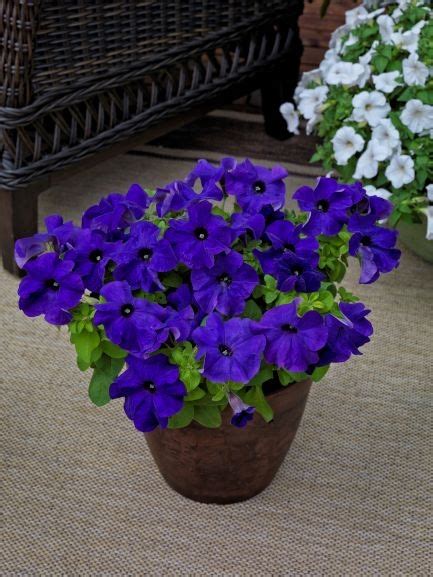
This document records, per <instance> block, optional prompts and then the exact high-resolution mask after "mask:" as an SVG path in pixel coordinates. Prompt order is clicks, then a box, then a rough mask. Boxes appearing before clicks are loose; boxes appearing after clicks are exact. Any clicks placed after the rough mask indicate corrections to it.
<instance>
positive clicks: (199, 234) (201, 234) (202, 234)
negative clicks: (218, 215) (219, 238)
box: [194, 226, 209, 240]
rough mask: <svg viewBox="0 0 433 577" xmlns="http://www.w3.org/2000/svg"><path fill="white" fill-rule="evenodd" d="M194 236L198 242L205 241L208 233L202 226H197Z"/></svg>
mask: <svg viewBox="0 0 433 577" xmlns="http://www.w3.org/2000/svg"><path fill="white" fill-rule="evenodd" d="M194 234H195V236H196V238H198V240H206V239H207V237H208V236H209V233H208V231H207V230H206V229H205V228H203V227H202V226H199V227H198V228H196V229H195V231H194Z"/></svg>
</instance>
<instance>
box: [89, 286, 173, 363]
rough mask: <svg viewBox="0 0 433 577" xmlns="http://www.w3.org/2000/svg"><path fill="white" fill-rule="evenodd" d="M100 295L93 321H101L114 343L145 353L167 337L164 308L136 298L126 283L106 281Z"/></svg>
mask: <svg viewBox="0 0 433 577" xmlns="http://www.w3.org/2000/svg"><path fill="white" fill-rule="evenodd" d="M101 295H102V296H103V297H104V299H105V300H106V302H104V303H102V304H98V305H96V314H95V316H94V318H93V323H94V324H95V325H96V326H97V325H102V326H103V327H104V329H105V332H106V333H107V336H108V338H109V339H110V340H111V341H113V343H115V344H116V345H118V346H119V347H121V348H122V349H125V350H126V351H129V352H131V353H134V354H137V355H145V354H149V353H151V352H153V351H156V350H157V349H158V348H159V347H160V345H161V344H162V343H163V342H165V341H166V340H167V337H168V334H169V330H168V329H167V326H166V323H165V320H166V319H165V315H166V311H165V309H163V308H162V307H161V306H159V305H157V304H156V303H152V302H149V301H147V300H145V299H141V298H135V297H134V296H133V295H132V292H131V288H130V286H129V285H128V283H126V282H124V281H123V282H121V281H114V282H111V283H108V284H107V285H105V286H104V287H103V288H102V289H101ZM160 317H162V319H161V318H160Z"/></svg>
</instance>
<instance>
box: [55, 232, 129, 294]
mask: <svg viewBox="0 0 433 577" xmlns="http://www.w3.org/2000/svg"><path fill="white" fill-rule="evenodd" d="M117 247H118V243H113V242H107V241H106V240H105V234H104V233H103V232H101V231H99V230H90V229H83V230H81V231H80V235H79V236H78V240H77V241H76V243H75V246H74V248H72V249H71V250H69V251H68V252H67V253H66V254H65V260H72V261H73V262H74V272H76V273H78V274H79V275H80V277H81V278H82V280H83V283H84V288H87V289H89V290H90V291H92V292H96V293H98V292H99V290H100V289H101V287H102V285H103V283H104V277H105V271H106V268H107V265H108V263H109V262H110V260H112V258H113V255H114V253H115V252H116V249H117Z"/></svg>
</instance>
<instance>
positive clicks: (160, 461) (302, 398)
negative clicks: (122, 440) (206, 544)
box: [145, 380, 311, 503]
mask: <svg viewBox="0 0 433 577" xmlns="http://www.w3.org/2000/svg"><path fill="white" fill-rule="evenodd" d="M310 386H311V381H310V380H306V381H301V382H299V383H295V384H293V385H291V386H289V387H287V388H279V389H277V390H276V391H275V392H273V393H271V394H270V395H269V396H268V397H267V400H268V402H269V404H270V405H271V407H272V409H273V410H274V420H273V421H272V422H271V423H266V422H265V421H264V420H263V419H262V418H261V417H260V416H259V415H255V416H254V419H253V420H252V421H251V422H250V423H248V425H247V426H246V427H245V428H242V429H238V428H236V427H234V426H233V425H231V424H230V417H231V411H230V410H229V409H226V410H225V411H224V412H223V414H222V419H223V422H222V425H221V427H220V428H218V429H207V428H205V427H202V426H201V425H199V424H198V423H195V422H194V423H192V424H191V425H189V426H188V427H186V428H183V429H159V428H158V429H155V430H154V431H152V432H151V433H146V434H145V437H146V440H147V443H148V445H149V448H150V451H151V453H152V455H153V458H154V459H155V461H156V464H157V465H158V468H159V470H160V472H161V474H162V476H163V477H164V479H165V480H166V482H167V483H168V484H169V485H170V487H172V488H173V489H174V490H175V491H177V492H178V493H181V494H182V495H184V496H185V497H188V498H189V499H193V500H195V501H201V502H203V503H235V502H237V501H244V500H246V499H250V498H251V497H253V496H254V495H257V494H258V493H260V492H261V491H263V489H265V488H266V487H267V486H268V485H269V484H270V483H271V481H272V479H273V478H274V476H275V474H276V472H277V471H278V469H279V467H280V465H281V463H282V462H283V460H284V457H285V456H286V454H287V451H288V450H289V447H290V445H291V443H292V441H293V439H294V438H295V435H296V431H297V429H298V426H299V423H300V421H301V418H302V415H303V412H304V408H305V404H306V402H307V397H308V393H309V391H310Z"/></svg>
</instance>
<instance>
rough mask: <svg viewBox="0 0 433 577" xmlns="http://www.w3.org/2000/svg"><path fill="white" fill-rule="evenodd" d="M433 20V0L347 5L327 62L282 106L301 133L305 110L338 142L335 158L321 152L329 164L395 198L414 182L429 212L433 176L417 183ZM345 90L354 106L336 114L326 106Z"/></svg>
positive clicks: (428, 124)
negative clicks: (425, 46) (424, 49)
mask: <svg viewBox="0 0 433 577" xmlns="http://www.w3.org/2000/svg"><path fill="white" fill-rule="evenodd" d="M414 20H415V21H416V23H415V24H414ZM432 20H433V16H432V10H431V3H430V0H394V1H392V0H391V1H389V0H387V1H383V0H382V1H381V2H380V1H378V0H364V4H363V5H361V6H359V7H357V8H355V9H354V10H350V11H349V12H347V13H346V22H345V24H344V25H343V26H341V27H340V28H338V29H337V30H336V31H335V32H334V34H333V35H332V39H331V42H330V48H329V50H328V51H327V52H326V54H325V57H324V59H323V61H322V62H321V64H320V67H319V68H318V69H317V70H313V71H311V72H307V73H305V74H304V75H303V77H302V79H301V81H300V83H299V85H298V87H297V89H296V92H295V102H296V105H297V110H296V109H295V107H294V105H293V104H291V103H285V104H283V105H282V107H281V109H280V110H281V113H282V115H283V116H284V118H285V119H286V121H287V125H288V129H289V131H290V132H293V133H299V132H298V131H299V128H298V126H299V115H301V116H302V117H303V118H305V119H306V121H307V125H306V131H307V134H310V133H312V132H313V131H318V132H319V134H320V136H322V137H323V139H324V143H325V145H326V143H327V142H329V143H331V144H332V148H331V147H330V146H328V148H327V149H326V150H327V151H328V156H329V158H325V157H324V156H322V157H321V158H320V159H321V160H323V161H324V165H325V166H328V168H329V167H330V166H331V167H332V168H333V169H334V170H336V171H337V172H341V173H343V174H346V175H347V170H346V172H344V167H346V169H350V171H351V172H350V177H351V178H353V179H362V180H363V181H368V185H369V192H371V193H374V194H380V195H381V196H383V197H386V198H389V197H391V195H393V198H392V200H394V195H395V194H396V192H397V193H398V191H399V189H402V190H403V189H404V188H405V187H406V188H408V187H409V188H410V187H412V188H414V190H415V193H411V195H409V196H410V199H411V202H412V205H413V197H414V196H416V197H417V198H418V197H419V196H420V195H421V196H422V197H423V202H419V201H417V203H415V204H417V207H418V208H417V210H423V212H424V213H425V214H427V215H428V216H429V215H431V213H432V211H433V209H432V208H431V207H430V211H429V210H427V209H426V205H427V207H428V204H429V201H431V198H430V197H431V192H428V191H431V189H432V188H433V184H429V182H430V183H431V182H432V180H431V178H430V177H429V176H427V177H426V179H425V180H426V182H424V183H423V190H422V191H419V190H418V191H417V190H416V188H417V184H416V182H415V181H416V164H415V155H414V153H413V149H414V146H413V145H412V143H413V141H414V140H416V139H417V138H420V137H427V139H428V140H430V141H431V139H432V138H433V105H432V104H433V67H430V68H429V66H428V65H427V64H426V63H425V62H423V61H422V59H421V58H420V55H419V44H420V37H421V34H422V31H423V29H424V27H425V26H430V25H431V24H432ZM426 30H427V29H426ZM430 56H431V58H430V59H433V55H432V54H431V55H430ZM408 90H411V91H412V92H410V93H409V92H408ZM345 94H348V95H350V98H349V100H348V102H349V105H348V109H347V113H346V111H343V116H342V117H341V113H340V116H339V117H332V121H330V120H329V117H331V116H330V114H331V113H329V114H328V118H327V113H326V111H327V110H329V109H330V108H332V107H335V106H337V105H338V100H339V99H340V96H341V97H343V96H344V95H345ZM407 94H409V97H407ZM418 94H421V96H418ZM346 101H347V98H346ZM341 106H342V104H341ZM408 135H409V136H408ZM324 150H325V147H324ZM323 154H324V153H323ZM342 169H343V170H342ZM427 170H428V169H427ZM430 171H433V167H430ZM377 181H378V182H377ZM408 194H409V193H408ZM397 196H398V194H397ZM403 197H404V199H406V197H405V196H404V195H403V196H402V198H403ZM405 202H406V200H405ZM429 221H430V218H429ZM429 224H430V227H432V226H433V223H431V222H429ZM430 234H432V235H433V233H432V232H430Z"/></svg>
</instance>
